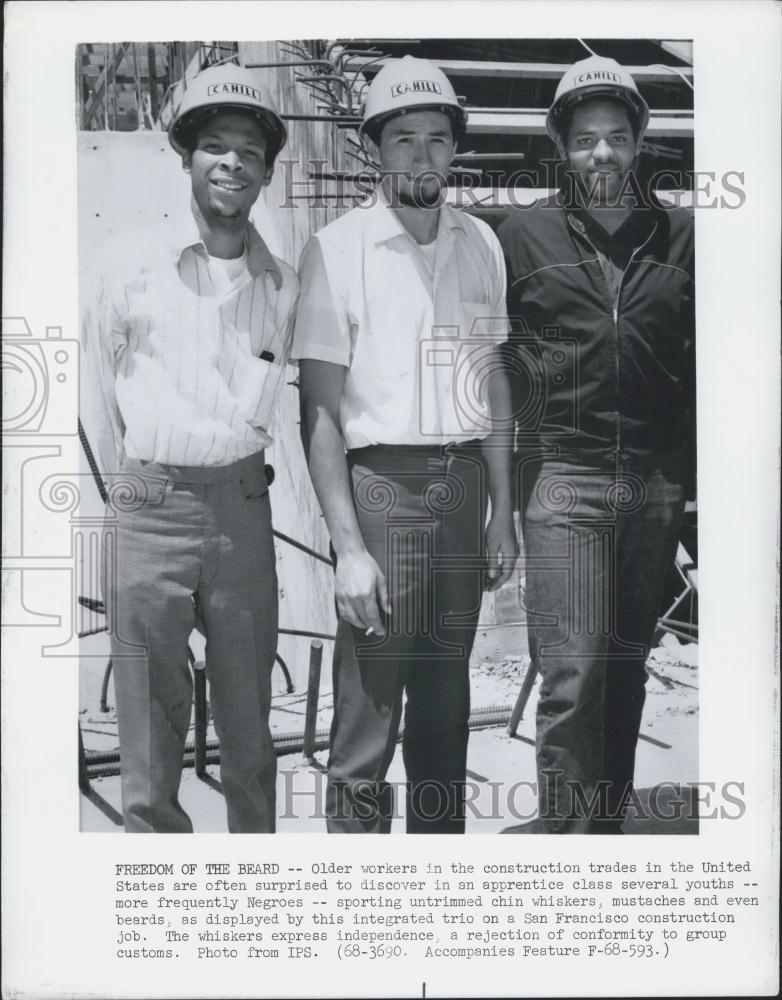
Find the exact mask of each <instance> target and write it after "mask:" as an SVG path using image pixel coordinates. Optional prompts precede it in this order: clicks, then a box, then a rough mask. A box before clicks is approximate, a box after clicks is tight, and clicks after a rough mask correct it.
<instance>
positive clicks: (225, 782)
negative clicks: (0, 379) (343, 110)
mask: <svg viewBox="0 0 782 1000" xmlns="http://www.w3.org/2000/svg"><path fill="white" fill-rule="evenodd" d="M169 138H170V141H171V144H172V146H173V147H174V149H175V150H176V151H177V153H179V154H180V155H181V157H182V165H183V168H184V170H185V172H186V173H187V174H188V175H189V177H190V182H191V191H192V199H191V209H192V213H193V225H192V227H191V230H190V232H188V233H186V234H176V233H175V234H172V235H170V237H165V236H163V235H162V234H161V233H155V234H151V233H150V232H149V231H146V232H144V234H143V240H142V241H138V240H133V239H132V238H128V237H123V238H122V239H121V240H120V239H116V240H115V241H114V242H113V244H112V245H110V246H109V247H108V248H107V249H106V250H105V252H104V253H103V255H102V258H101V264H100V266H99V268H97V269H96V271H95V273H93V274H92V275H91V276H90V277H91V279H92V288H91V291H90V292H89V293H88V294H87V295H86V297H85V302H84V306H85V308H84V320H83V326H82V349H83V355H84V357H83V366H84V378H83V389H84V392H83V394H82V407H81V409H82V419H83V422H84V424H85V426H86V429H87V433H88V437H89V438H90V439H91V440H92V442H93V445H94V450H95V453H96V455H97V459H98V464H99V467H100V470H101V472H102V473H103V475H104V476H105V478H106V483H107V487H108V496H109V506H108V515H107V525H108V526H109V528H110V529H111V530H110V531H109V532H107V538H106V550H107V554H108V556H109V559H108V572H107V576H106V580H105V582H104V593H105V596H106V605H107V615H108V623H109V631H110V635H111V648H112V661H113V666H114V685H115V693H116V703H117V719H118V725H119V738H120V757H121V770H122V806H123V815H124V820H125V828H126V830H127V831H129V832H167V833H186V832H191V831H192V824H191V821H190V818H189V817H188V816H187V814H186V813H185V811H184V810H183V809H182V807H181V805H180V803H179V801H178V789H179V783H180V779H181V771H182V763H183V751H184V746H185V738H186V735H187V731H188V726H189V722H190V712H191V703H192V681H191V677H190V672H189V667H188V662H187V642H188V638H189V636H190V633H191V631H192V629H193V627H194V625H195V623H196V621H198V622H199V624H200V625H201V626H202V627H203V630H204V631H205V634H206V639H207V646H206V669H207V675H208V677H209V683H210V703H211V708H212V714H213V717H214V721H215V726H216V729H217V733H218V736H219V739H220V754H221V778H222V786H223V791H224V793H225V799H226V805H227V810H228V827H229V830H231V831H232V832H255V833H261V832H273V830H274V825H275V791H274V789H275V776H276V757H275V752H274V747H273V744H272V741H271V735H270V732H269V725H268V715H269V708H270V675H271V669H272V665H273V662H274V655H275V650H276V644H277V580H276V574H275V555H274V544H273V538H272V531H271V511H270V506H269V496H268V486H269V484H268V481H267V475H266V471H265V465H264V448H265V447H266V446H267V445H269V444H270V443H271V441H272V438H271V437H270V435H269V425H270V420H271V416H272V412H273V410H274V407H275V404H276V400H277V396H278V393H279V389H280V386H281V384H282V380H283V377H284V372H285V365H286V362H287V358H288V354H289V351H290V340H291V318H292V314H293V308H294V305H295V301H296V295H297V290H298V282H297V279H296V275H295V273H294V272H293V270H292V269H291V268H290V267H289V266H288V265H287V264H285V263H284V262H283V261H281V260H279V259H277V258H276V257H274V256H272V254H271V253H270V252H269V250H268V249H267V247H266V245H265V244H264V242H263V240H262V239H261V237H260V236H259V234H258V232H257V231H256V230H255V228H254V227H253V225H252V223H251V222H250V221H249V214H250V210H251V208H252V206H253V204H254V203H255V201H256V199H257V198H258V195H259V194H260V192H261V189H262V188H263V187H264V186H265V185H266V184H268V183H269V181H270V180H271V176H272V171H273V168H274V160H275V157H276V156H277V154H278V153H279V151H280V149H281V148H282V146H283V145H284V143H285V139H286V134H285V128H284V126H283V124H282V121H281V120H280V118H279V116H278V115H277V113H276V111H275V108H274V104H273V102H272V99H271V97H270V95H269V94H268V92H267V91H266V89H265V88H264V86H263V84H262V83H261V82H260V81H259V79H258V78H257V76H256V74H254V73H252V72H251V71H249V70H247V69H244V68H242V67H240V66H236V65H223V66H218V67H212V68H210V69H207V70H205V71H204V72H203V73H201V74H199V76H198V77H196V78H195V79H194V80H191V81H190V82H189V84H188V87H187V89H186V91H185V93H184V97H183V99H182V102H181V105H180V107H179V110H178V112H177V114H176V117H175V119H174V121H173V122H172V126H171V129H170V132H169Z"/></svg>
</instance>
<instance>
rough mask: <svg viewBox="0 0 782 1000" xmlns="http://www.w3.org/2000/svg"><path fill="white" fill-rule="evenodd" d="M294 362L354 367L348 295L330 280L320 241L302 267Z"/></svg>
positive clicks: (307, 253)
mask: <svg viewBox="0 0 782 1000" xmlns="http://www.w3.org/2000/svg"><path fill="white" fill-rule="evenodd" d="M299 281H300V284H301V291H300V293H299V304H298V307H297V309H296V321H295V325H294V333H293V350H292V352H291V360H296V361H299V360H301V359H311V360H313V361H330V362H331V363H332V364H336V365H343V366H344V367H346V368H348V367H350V320H349V314H348V310H347V304H346V302H345V300H344V294H340V292H339V290H338V289H337V288H336V282H335V281H333V280H331V279H330V276H329V272H328V270H327V268H326V262H325V260H324V257H323V250H322V248H321V245H320V242H319V240H318V239H317V237H313V238H312V239H311V240H310V241H309V243H308V244H307V246H306V247H305V248H304V253H303V254H302V257H301V264H300V267H299Z"/></svg>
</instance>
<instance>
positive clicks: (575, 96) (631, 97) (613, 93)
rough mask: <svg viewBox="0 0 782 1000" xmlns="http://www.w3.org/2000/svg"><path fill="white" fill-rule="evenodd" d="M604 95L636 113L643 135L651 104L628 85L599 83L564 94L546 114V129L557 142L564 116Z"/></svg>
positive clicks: (639, 129) (640, 132) (639, 128)
mask: <svg viewBox="0 0 782 1000" xmlns="http://www.w3.org/2000/svg"><path fill="white" fill-rule="evenodd" d="M598 97H603V98H611V99H612V100H615V101H619V102H621V103H622V104H624V105H625V106H626V107H628V108H630V110H631V111H632V112H633V114H634V115H635V118H636V121H637V123H638V135H639V137H640V136H641V135H643V133H644V132H645V131H646V127H647V125H648V124H649V105H648V104H647V103H646V101H645V100H644V99H643V97H641V95H640V94H636V93H633V92H632V91H631V90H629V89H628V88H627V87H618V86H614V85H612V84H605V83H597V84H595V85H594V86H593V87H582V88H579V89H578V90H574V91H570V92H569V93H567V94H564V95H563V96H562V97H561V98H560V99H559V100H558V101H555V102H554V104H552V105H551V107H550V108H549V111H548V114H547V115H546V131H547V132H548V134H549V137H550V138H551V139H552V140H553V141H554V142H556V141H557V139H559V137H560V132H559V122H560V121H561V119H562V116H563V115H564V114H566V113H567V112H568V111H571V110H572V109H573V108H575V107H577V106H578V105H579V104H583V103H584V101H588V100H592V99H594V98H598Z"/></svg>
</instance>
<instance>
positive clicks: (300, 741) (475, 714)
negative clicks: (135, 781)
mask: <svg viewBox="0 0 782 1000" xmlns="http://www.w3.org/2000/svg"><path fill="white" fill-rule="evenodd" d="M511 711H512V709H511V707H510V706H509V705H487V706H484V707H482V708H476V709H474V710H473V711H472V712H471V713H470V719H469V723H468V725H469V727H470V729H484V728H486V727H487V726H501V725H504V724H505V723H506V722H507V720H508V717H509V716H510V713H511ZM329 733H330V730H329V729H325V728H324V729H316V730H315V733H314V750H323V749H325V748H326V747H327V746H328V743H329ZM399 738H400V739H401V733H400V736H399ZM272 742H273V744H274V750H275V753H276V754H277V756H278V757H279V756H282V755H284V754H288V753H301V752H302V750H303V748H304V733H299V732H286V733H275V734H273V736H272ZM219 748H220V743H219V741H218V740H207V742H206V750H207V756H208V757H209V756H210V754H214V753H215V752H216V751H218V750H219ZM194 752H195V747H194V745H193V744H192V743H188V744H187V745H186V746H185V766H186V767H192V766H193V755H194ZM119 757H120V755H119V750H101V751H93V752H92V753H90V752H87V754H86V759H87V765H88V767H89V768H90V776H91V777H93V778H94V777H99V776H102V775H98V773H97V769H98V768H99V767H101V766H102V765H110V764H118V763H119ZM218 759H219V758H218ZM210 762H212V763H216V762H217V761H214V760H213V761H210ZM115 773H119V770H118V769H117V771H116V772H115Z"/></svg>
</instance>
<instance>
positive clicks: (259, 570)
mask: <svg viewBox="0 0 782 1000" xmlns="http://www.w3.org/2000/svg"><path fill="white" fill-rule="evenodd" d="M105 551H106V553H107V571H108V572H107V576H106V578H105V580H104V593H105V595H106V603H107V615H108V618H107V621H108V624H109V630H110V634H111V652H112V660H113V665H114V688H115V694H116V703H117V719H118V724H119V740H120V759H121V772H122V810H123V816H124V820H125V829H126V830H127V831H128V832H134V833H152V832H155V833H189V832H192V829H193V828H192V824H191V821H190V818H189V816H188V815H187V813H186V812H185V811H184V809H183V808H182V806H181V805H180V803H179V798H178V795H179V784H180V780H181V775H182V766H183V752H184V747H185V740H186V737H187V732H188V728H189V725H190V716H191V707H192V697H193V691H192V678H191V674H190V668H189V665H188V658H187V644H188V639H189V637H190V634H191V632H192V630H193V628H194V627H195V625H196V622H197V621H198V622H199V625H200V627H202V629H203V631H204V632H205V635H206V670H207V677H208V679H209V691H210V694H209V697H210V704H211V709H212V715H213V718H214V722H215V727H216V730H217V735H218V737H219V740H220V761H221V766H220V776H221V780H222V787H223V792H224V795H225V801H226V806H227V810H228V828H229V830H230V831H231V832H232V833H271V832H273V831H274V823H275V778H276V770H277V761H276V757H275V752H274V746H273V744H272V740H271V735H270V732H269V708H270V697H271V685H270V677H271V670H272V666H273V663H274V655H275V651H276V646H277V577H276V572H275V555H274V543H273V538H272V530H271V510H270V505H269V493H268V482H267V478H266V473H265V470H264V462H263V453H262V452H261V453H259V454H257V455H253V456H251V457H250V458H246V459H242V460H241V461H239V462H236V463H234V464H233V465H230V466H227V467H222V468H187V467H182V466H170V465H158V464H155V463H152V462H138V461H135V460H129V459H126V460H125V461H124V463H123V467H122V475H121V476H120V477H119V478H118V480H116V481H115V482H114V483H112V484H111V486H110V496H109V509H108V514H107V527H106V532H105Z"/></svg>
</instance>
